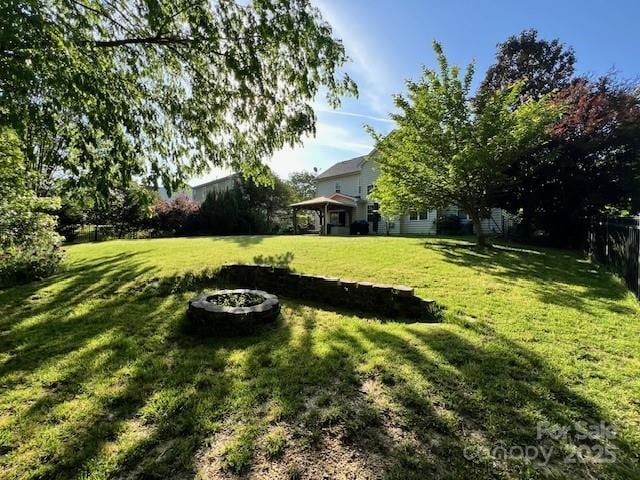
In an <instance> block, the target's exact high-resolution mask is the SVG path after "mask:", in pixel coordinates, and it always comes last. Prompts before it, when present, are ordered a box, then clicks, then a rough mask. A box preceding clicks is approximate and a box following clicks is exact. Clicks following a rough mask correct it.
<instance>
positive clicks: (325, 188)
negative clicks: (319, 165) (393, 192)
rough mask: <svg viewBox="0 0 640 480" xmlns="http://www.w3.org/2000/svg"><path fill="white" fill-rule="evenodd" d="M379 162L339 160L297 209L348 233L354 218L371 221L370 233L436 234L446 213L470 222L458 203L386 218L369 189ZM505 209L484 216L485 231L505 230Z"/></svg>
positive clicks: (331, 230)
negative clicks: (305, 211) (380, 212)
mask: <svg viewBox="0 0 640 480" xmlns="http://www.w3.org/2000/svg"><path fill="white" fill-rule="evenodd" d="M377 167H378V164H377V163H376V162H375V161H374V160H371V159H370V157H369V156H368V155H364V156H361V157H356V158H352V159H351V160H345V161H342V162H338V163H336V164H335V165H333V166H332V167H330V168H328V169H327V170H325V171H324V172H322V173H320V175H318V176H317V178H316V185H317V189H316V192H317V197H316V198H314V199H312V200H307V201H304V202H300V203H297V204H294V205H292V207H293V208H294V212H295V210H299V209H305V210H313V211H315V212H317V214H318V216H317V221H318V225H317V226H318V229H319V230H321V231H322V232H323V233H326V234H329V235H348V234H349V233H350V226H351V224H352V223H353V222H367V223H368V224H369V229H368V231H369V234H377V235H435V234H436V233H438V232H437V223H438V222H437V220H438V218H439V217H442V216H457V217H459V219H460V223H461V224H469V232H470V233H471V226H470V223H471V219H470V218H469V216H468V215H467V214H466V212H464V211H462V210H460V209H459V208H457V207H455V206H451V207H449V208H446V209H442V210H435V209H434V210H429V211H418V210H417V209H416V210H415V211H408V212H406V214H405V215H401V216H400V217H398V218H394V219H386V218H384V217H382V216H381V215H380V214H379V212H378V204H377V203H375V202H374V201H373V200H372V199H370V198H369V193H370V192H371V189H372V188H373V185H374V184H375V181H376V179H377V178H378V175H379V172H378V170H377ZM503 222H504V219H503V212H502V210H501V209H499V208H493V209H491V215H490V217H488V218H485V219H483V220H482V229H483V231H484V232H485V233H488V234H490V233H501V232H502V229H503Z"/></svg>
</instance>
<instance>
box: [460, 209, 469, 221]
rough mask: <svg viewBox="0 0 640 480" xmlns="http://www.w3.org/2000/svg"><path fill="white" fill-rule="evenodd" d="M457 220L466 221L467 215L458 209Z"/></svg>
mask: <svg viewBox="0 0 640 480" xmlns="http://www.w3.org/2000/svg"><path fill="white" fill-rule="evenodd" d="M458 218H459V219H461V220H468V219H469V214H468V213H467V212H466V211H465V210H463V209H461V208H459V209H458Z"/></svg>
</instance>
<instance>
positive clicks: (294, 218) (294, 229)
mask: <svg viewBox="0 0 640 480" xmlns="http://www.w3.org/2000/svg"><path fill="white" fill-rule="evenodd" d="M296 213H297V208H296V207H293V234H294V235H297V234H298V216H297V215H296Z"/></svg>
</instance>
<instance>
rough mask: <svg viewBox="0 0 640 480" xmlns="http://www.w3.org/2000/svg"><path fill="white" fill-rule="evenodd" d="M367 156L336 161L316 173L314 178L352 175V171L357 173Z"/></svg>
mask: <svg viewBox="0 0 640 480" xmlns="http://www.w3.org/2000/svg"><path fill="white" fill-rule="evenodd" d="M367 157H368V155H362V156H361V157H355V158H352V159H351V160H345V161H343V162H338V163H336V164H335V165H333V166H331V167H329V168H328V169H327V170H325V171H324V172H322V173H321V174H320V175H318V176H317V177H316V179H318V180H321V179H325V178H332V177H341V176H343V175H352V174H354V173H358V172H360V171H361V170H362V164H363V163H364V162H365V160H366V159H367Z"/></svg>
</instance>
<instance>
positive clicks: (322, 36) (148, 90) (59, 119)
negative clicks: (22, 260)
mask: <svg viewBox="0 0 640 480" xmlns="http://www.w3.org/2000/svg"><path fill="white" fill-rule="evenodd" d="M0 30H1V39H0V124H3V125H8V126H11V127H12V128H13V129H15V131H16V132H17V133H18V135H19V137H20V139H21V142H22V149H23V151H24V153H25V157H26V162H27V164H28V165H30V166H31V167H33V168H34V169H38V170H40V171H41V172H44V173H47V174H48V175H49V177H51V175H53V174H54V173H55V172H60V171H64V172H66V173H67V174H68V175H71V176H73V177H74V178H78V179H84V180H85V181H87V182H89V183H90V184H91V186H92V187H93V188H96V189H98V190H99V191H101V192H108V191H109V188H110V187H111V186H112V184H113V183H114V182H120V181H122V182H126V180H127V179H129V178H131V177H132V176H138V177H144V176H147V177H150V178H151V179H153V180H157V179H158V178H161V179H162V180H163V181H164V183H165V185H167V186H169V187H171V186H173V185H175V184H176V183H178V182H180V181H182V180H184V179H185V178H188V177H189V176H190V175H192V174H193V173H195V172H199V171H202V170H205V169H207V168H209V167H211V166H221V165H226V166H230V167H232V168H235V169H238V170H242V171H244V172H245V173H246V174H248V175H255V176H259V175H260V174H261V173H263V172H264V167H263V164H262V161H263V160H264V159H265V158H267V157H268V156H269V155H270V154H271V153H272V152H273V151H275V150H277V149H279V148H281V147H283V146H284V145H286V144H295V143H296V142H298V141H299V140H300V138H301V136H303V135H304V134H308V133H313V132H314V129H315V115H314V112H313V109H312V108H311V101H312V100H313V99H314V97H316V95H317V94H319V93H322V94H324V95H326V97H327V100H328V102H329V103H331V104H332V105H336V104H337V103H338V102H339V98H340V96H341V95H343V94H348V93H355V92H356V89H355V85H354V83H353V82H352V81H351V80H350V79H349V77H348V76H346V75H344V74H342V73H341V72H340V71H339V70H340V67H341V66H342V65H343V64H344V62H345V61H346V60H347V57H346V54H345V49H344V47H343V45H342V43H341V42H340V41H339V40H338V39H336V38H335V37H334V36H333V33H332V30H331V27H330V25H329V24H328V23H327V22H325V21H324V19H323V18H322V16H321V14H320V12H319V10H317V9H316V8H314V7H312V6H311V5H310V2H309V1H308V0H252V1H249V2H242V1H234V0H211V1H210V0H196V1H193V0H108V1H107V0H7V1H5V2H2V5H1V6H0ZM40 178H42V177H40ZM41 186H42V185H40V187H41ZM45 186H46V185H45Z"/></svg>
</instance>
